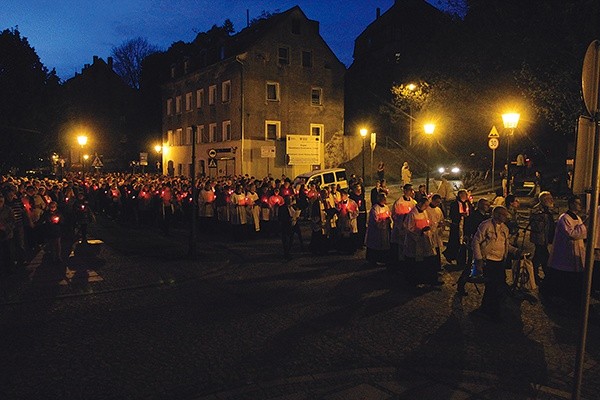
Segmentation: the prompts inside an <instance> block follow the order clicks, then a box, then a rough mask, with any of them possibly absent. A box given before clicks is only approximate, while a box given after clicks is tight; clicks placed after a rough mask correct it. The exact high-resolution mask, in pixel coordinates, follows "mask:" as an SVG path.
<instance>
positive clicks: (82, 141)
mask: <svg viewBox="0 0 600 400" xmlns="http://www.w3.org/2000/svg"><path fill="white" fill-rule="evenodd" d="M87 140H88V138H87V136H83V135H82V136H77V143H79V145H80V146H85V145H86V143H87Z"/></svg>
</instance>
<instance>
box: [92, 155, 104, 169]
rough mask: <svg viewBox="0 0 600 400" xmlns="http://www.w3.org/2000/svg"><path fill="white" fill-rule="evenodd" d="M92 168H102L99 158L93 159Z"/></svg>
mask: <svg viewBox="0 0 600 400" xmlns="http://www.w3.org/2000/svg"><path fill="white" fill-rule="evenodd" d="M92 167H94V168H100V167H104V164H103V163H102V161H100V157H98V156H96V158H94V161H92Z"/></svg>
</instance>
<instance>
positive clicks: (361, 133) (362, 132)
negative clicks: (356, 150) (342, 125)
mask: <svg viewBox="0 0 600 400" xmlns="http://www.w3.org/2000/svg"><path fill="white" fill-rule="evenodd" d="M360 136H362V137H364V138H365V137H367V130H366V129H365V128H362V129H361V130H360Z"/></svg>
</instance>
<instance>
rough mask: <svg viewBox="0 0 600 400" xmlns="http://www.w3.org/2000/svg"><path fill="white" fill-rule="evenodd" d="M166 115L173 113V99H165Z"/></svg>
mask: <svg viewBox="0 0 600 400" xmlns="http://www.w3.org/2000/svg"><path fill="white" fill-rule="evenodd" d="M167 115H173V99H171V98H168V99H167Z"/></svg>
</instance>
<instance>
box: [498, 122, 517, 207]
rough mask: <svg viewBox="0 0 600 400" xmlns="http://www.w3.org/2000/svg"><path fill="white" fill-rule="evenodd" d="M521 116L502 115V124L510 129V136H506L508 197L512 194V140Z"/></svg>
mask: <svg viewBox="0 0 600 400" xmlns="http://www.w3.org/2000/svg"><path fill="white" fill-rule="evenodd" d="M520 116H521V115H520V114H518V113H505V114H502V123H503V124H504V128H505V129H508V134H507V135H506V194H507V195H508V194H509V193H510V192H511V187H510V186H511V185H510V181H511V176H510V138H511V137H512V136H513V135H514V133H515V129H516V128H517V125H518V124H519V117H520Z"/></svg>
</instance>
